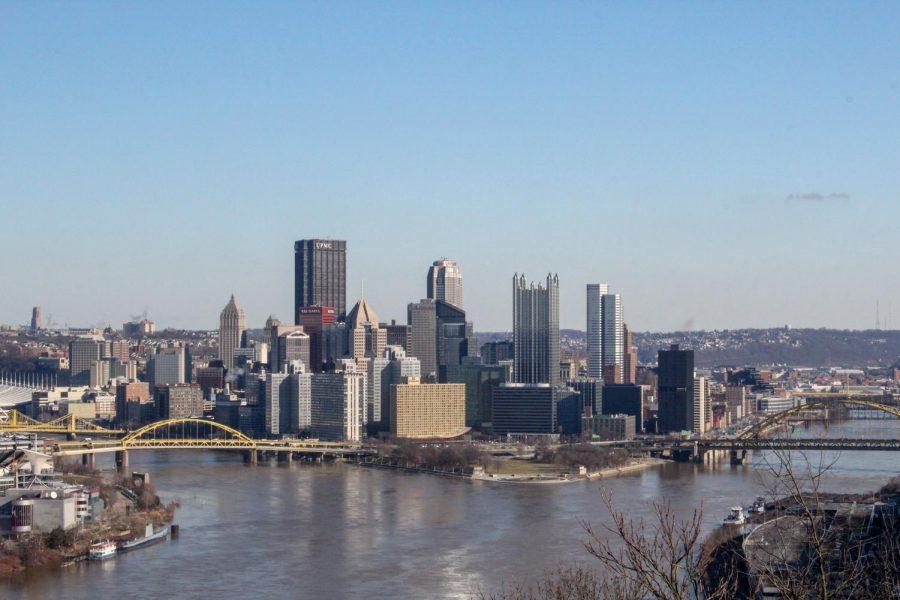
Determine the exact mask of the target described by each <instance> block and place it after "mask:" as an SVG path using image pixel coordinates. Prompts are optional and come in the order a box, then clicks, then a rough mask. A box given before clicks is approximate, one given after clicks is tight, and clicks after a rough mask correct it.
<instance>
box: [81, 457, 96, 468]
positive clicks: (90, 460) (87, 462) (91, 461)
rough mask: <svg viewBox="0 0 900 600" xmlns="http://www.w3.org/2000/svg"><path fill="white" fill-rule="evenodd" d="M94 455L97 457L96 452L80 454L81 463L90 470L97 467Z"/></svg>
mask: <svg viewBox="0 0 900 600" xmlns="http://www.w3.org/2000/svg"><path fill="white" fill-rule="evenodd" d="M96 457H97V455H96V454H82V455H81V464H82V465H84V466H85V467H87V468H88V469H91V470H93V469H96V468H97V461H96Z"/></svg>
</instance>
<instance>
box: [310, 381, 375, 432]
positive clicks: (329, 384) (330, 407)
mask: <svg viewBox="0 0 900 600" xmlns="http://www.w3.org/2000/svg"><path fill="white" fill-rule="evenodd" d="M311 382H312V384H311V396H310V413H311V423H310V430H311V433H312V435H313V437H317V438H319V439H322V440H338V441H345V442H358V441H360V440H362V438H363V436H364V434H365V426H366V376H365V375H363V374H357V373H350V372H337V373H313V374H312V376H311Z"/></svg>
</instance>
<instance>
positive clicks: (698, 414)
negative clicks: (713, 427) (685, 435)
mask: <svg viewBox="0 0 900 600" xmlns="http://www.w3.org/2000/svg"><path fill="white" fill-rule="evenodd" d="M707 383H708V382H707V381H706V377H694V398H693V400H694V405H693V407H692V416H693V424H692V427H691V431H692V432H693V433H703V432H705V431H706V430H707V429H709V425H710V424H711V422H712V410H711V407H710V398H709V390H708V389H707Z"/></svg>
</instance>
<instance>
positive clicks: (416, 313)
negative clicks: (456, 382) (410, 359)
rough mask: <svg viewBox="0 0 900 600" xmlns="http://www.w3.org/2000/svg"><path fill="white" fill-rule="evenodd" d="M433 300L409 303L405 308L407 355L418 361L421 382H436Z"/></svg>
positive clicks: (435, 320)
mask: <svg viewBox="0 0 900 600" xmlns="http://www.w3.org/2000/svg"><path fill="white" fill-rule="evenodd" d="M435 302H436V301H435V300H431V299H425V300H419V301H418V302H411V303H410V304H408V305H407V307H406V318H407V321H406V322H407V323H408V324H409V354H410V355H411V356H415V357H416V358H418V359H419V362H420V363H421V366H422V380H423V381H437V374H438V367H437V309H436V308H435Z"/></svg>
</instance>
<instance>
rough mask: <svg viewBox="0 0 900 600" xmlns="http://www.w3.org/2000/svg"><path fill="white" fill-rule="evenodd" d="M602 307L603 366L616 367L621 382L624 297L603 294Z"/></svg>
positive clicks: (623, 358)
mask: <svg viewBox="0 0 900 600" xmlns="http://www.w3.org/2000/svg"><path fill="white" fill-rule="evenodd" d="M601 308H602V310H601V327H602V328H603V340H602V352H601V353H602V355H603V366H604V367H614V373H615V379H616V382H619V383H621V382H622V379H623V376H622V371H623V366H624V363H625V332H624V330H623V321H622V297H621V296H620V295H619V294H603V297H602V302H601Z"/></svg>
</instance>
